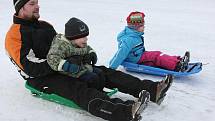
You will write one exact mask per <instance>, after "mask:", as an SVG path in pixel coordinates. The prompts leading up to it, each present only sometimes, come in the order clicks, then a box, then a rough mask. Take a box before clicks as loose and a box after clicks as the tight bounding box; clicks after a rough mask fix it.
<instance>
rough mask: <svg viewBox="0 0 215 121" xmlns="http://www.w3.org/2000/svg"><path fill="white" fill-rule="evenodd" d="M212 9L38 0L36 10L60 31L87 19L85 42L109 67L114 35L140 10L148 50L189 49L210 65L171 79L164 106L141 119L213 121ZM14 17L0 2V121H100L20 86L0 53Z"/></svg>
mask: <svg viewBox="0 0 215 121" xmlns="http://www.w3.org/2000/svg"><path fill="white" fill-rule="evenodd" d="M214 5H215V1H214V0H107V1H101V0H78V1H75V0H40V7H41V9H40V12H41V19H44V20H47V21H49V22H50V23H52V24H53V25H54V27H55V29H56V30H57V31H58V32H61V33H62V32H64V23H65V22H66V21H67V20H68V19H69V18H70V17H73V16H75V17H78V18H80V19H82V20H83V21H85V22H86V23H87V24H88V25H89V27H90V36H89V44H90V45H92V47H94V49H95V50H96V51H97V53H98V57H99V61H98V65H100V64H102V65H106V66H107V65H108V62H109V60H110V58H111V57H112V56H113V54H114V52H115V51H116V49H117V44H116V35H117V33H118V32H119V31H120V30H121V29H123V28H124V25H125V17H126V16H127V15H128V13H129V12H130V11H133V10H139V11H144V12H145V14H146V32H145V45H146V48H147V49H148V50H161V51H163V52H165V53H168V54H177V55H183V54H184V52H185V50H190V51H191V57H192V58H191V61H193V62H195V61H201V62H203V63H209V64H208V65H205V66H204V68H203V71H202V72H201V73H199V74H196V75H193V76H190V77H184V78H177V79H175V80H174V84H173V86H172V88H171V89H170V90H169V92H168V95H167V97H166V99H165V101H164V102H163V103H162V105H160V106H157V105H155V104H152V103H150V105H149V107H148V108H147V109H146V110H145V112H144V113H142V116H143V119H142V121H203V120H205V121H214V120H215V86H214V85H215V77H214V73H215V61H214V60H215V54H214V53H215V49H214V46H215V22H214V21H215V16H214V15H215V7H214ZM13 13H14V8H13V5H12V0H0V40H1V41H0V45H1V47H0V62H1V63H0V67H1V69H0V70H1V73H0V82H1V83H0V121H59V120H60V121H86V120H88V121H102V119H100V118H96V117H94V116H91V115H90V114H87V113H86V112H84V111H78V110H75V109H71V108H68V107H65V106H61V105H58V104H55V103H51V102H48V101H45V100H41V99H38V98H35V97H33V96H31V95H30V93H29V92H28V91H27V90H26V89H25V88H24V83H25V82H24V80H23V79H22V78H21V77H20V76H19V74H18V73H17V72H16V70H15V67H14V66H13V65H12V64H11V63H10V62H9V59H8V58H7V56H6V55H5V50H4V39H5V34H6V32H7V30H8V29H9V26H10V24H11V23H12V15H13ZM134 75H135V76H138V77H140V78H147V79H154V80H160V79H162V78H161V77H155V76H149V75H144V74H142V75H137V74H134ZM118 95H119V96H121V95H122V94H118ZM122 97H123V96H122ZM124 97H125V96H124Z"/></svg>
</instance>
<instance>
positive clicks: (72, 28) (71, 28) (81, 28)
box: [65, 17, 89, 40]
mask: <svg viewBox="0 0 215 121" xmlns="http://www.w3.org/2000/svg"><path fill="white" fill-rule="evenodd" d="M88 35H89V28H88V26H87V25H86V24H85V23H84V22H83V21H81V20H80V19H78V18H75V17H73V18H71V19H70V20H69V21H68V22H67V23H66V24H65V37H66V38H67V39H70V40H74V39H79V38H82V37H86V36H88Z"/></svg>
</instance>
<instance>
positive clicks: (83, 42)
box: [73, 37, 88, 48]
mask: <svg viewBox="0 0 215 121" xmlns="http://www.w3.org/2000/svg"><path fill="white" fill-rule="evenodd" d="M87 40H88V39H87V37H82V38H79V39H75V40H73V41H74V43H75V45H77V46H78V47H80V48H84V47H86V46H87Z"/></svg>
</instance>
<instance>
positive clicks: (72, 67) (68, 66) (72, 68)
mask: <svg viewBox="0 0 215 121" xmlns="http://www.w3.org/2000/svg"><path fill="white" fill-rule="evenodd" d="M62 69H63V70H64V71H65V72H70V73H78V72H79V71H80V66H79V65H77V64H73V63H70V62H69V61H66V62H65V63H64V64H63V67H62Z"/></svg>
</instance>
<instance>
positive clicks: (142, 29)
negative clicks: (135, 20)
mask: <svg viewBox="0 0 215 121" xmlns="http://www.w3.org/2000/svg"><path fill="white" fill-rule="evenodd" d="M144 29H145V26H144V25H143V26H140V27H138V28H137V31H139V32H144Z"/></svg>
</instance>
